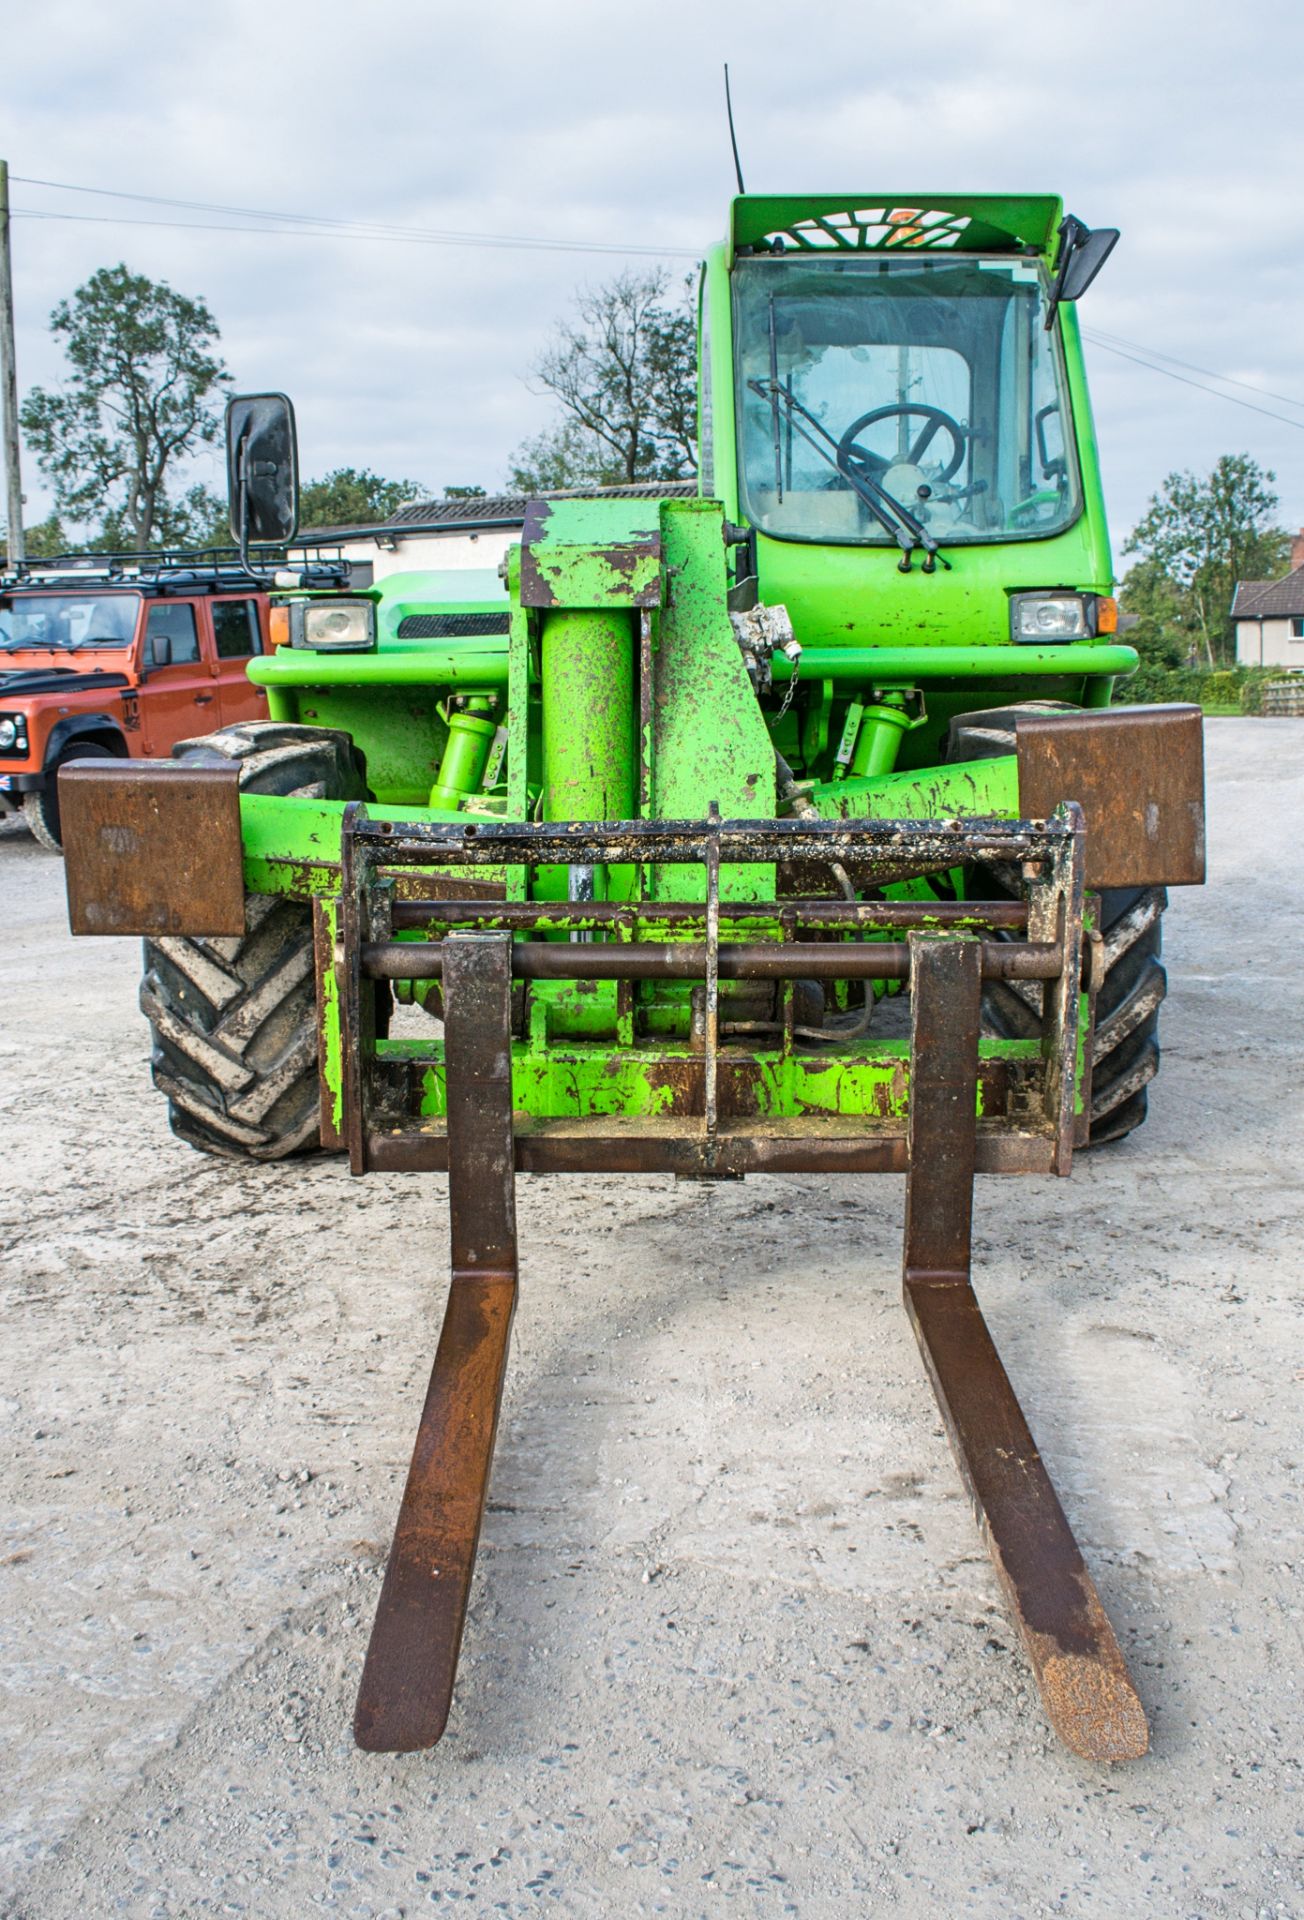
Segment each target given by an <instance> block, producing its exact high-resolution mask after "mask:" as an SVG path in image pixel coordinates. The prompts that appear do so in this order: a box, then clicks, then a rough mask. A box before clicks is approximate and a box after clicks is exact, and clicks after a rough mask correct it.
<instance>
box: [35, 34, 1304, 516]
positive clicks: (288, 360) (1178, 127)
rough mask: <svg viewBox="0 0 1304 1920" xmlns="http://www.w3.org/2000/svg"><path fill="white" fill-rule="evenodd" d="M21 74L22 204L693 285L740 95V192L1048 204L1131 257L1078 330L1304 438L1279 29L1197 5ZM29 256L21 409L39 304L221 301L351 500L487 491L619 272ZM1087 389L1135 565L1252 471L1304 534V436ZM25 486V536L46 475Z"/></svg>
mask: <svg viewBox="0 0 1304 1920" xmlns="http://www.w3.org/2000/svg"><path fill="white" fill-rule="evenodd" d="M1233 28H1234V30H1233ZM5 38H6V44H5V62H4V73H3V77H2V78H0V101H2V102H3V108H4V114H3V119H4V125H5V139H6V143H7V147H8V158H9V162H10V165H11V167H12V169H13V171H14V173H15V174H17V175H21V176H28V177H32V176H35V177H38V178H42V179H47V180H56V181H72V182H78V183H83V184H89V185H95V186H100V187H113V188H124V189H130V190H132V191H135V192H139V193H150V194H162V195H173V196H177V197H181V198H189V199H195V200H204V201H209V202H214V203H221V204H224V205H227V206H231V207H237V208H238V207H266V208H275V209H283V210H286V211H292V212H307V213H318V214H324V215H329V216H333V217H336V218H348V219H358V220H366V221H373V222H395V223H401V224H403V225H405V226H412V227H423V226H424V227H432V226H437V227H440V228H445V229H447V228H458V229H464V230H475V231H480V232H488V233H506V234H526V235H537V236H546V237H549V238H554V239H562V240H566V239H569V240H598V241H606V242H611V243H614V244H619V245H622V246H640V247H645V246H660V247H669V248H687V249H697V248H700V247H702V246H704V245H705V244H707V243H708V242H709V241H710V240H711V239H712V238H714V237H715V236H716V235H717V234H718V233H719V232H720V231H721V230H722V228H723V224H724V220H725V215H726V210H727V202H728V198H729V195H730V193H731V192H732V188H733V182H732V167H731V161H730V157H729V150H728V142H727V137H726V132H725V125H724V116H723V102H722V90H721V78H720V67H721V63H722V61H723V60H724V59H726V58H728V59H729V61H730V63H731V71H732V74H733V79H734V97H735V107H736V113H737V119H738V131H739V139H740V145H741V148H742V155H743V163H744V168H745V171H746V176H747V183H748V186H749V188H751V189H752V190H766V189H768V190H771V191H773V190H779V189H803V188H806V189H814V188H827V187H830V186H837V187H841V186H846V187H848V188H850V189H851V190H853V191H855V192H857V193H863V194H865V195H868V196H869V197H873V194H874V193H875V192H884V191H891V192H894V193H895V192H898V191H900V192H916V191H923V190H935V191H936V190H945V189H947V188H950V189H953V190H955V189H959V190H994V189H1005V190H1024V191H1048V190H1049V191H1055V192H1060V193H1062V194H1063V195H1064V197H1065V199H1066V201H1067V202H1068V204H1069V205H1070V206H1071V207H1072V208H1073V209H1074V210H1075V211H1077V212H1079V213H1080V214H1081V215H1082V216H1083V217H1084V218H1085V219H1087V220H1088V221H1090V222H1093V223H1098V224H1117V225H1119V226H1121V227H1122V228H1123V234H1124V238H1123V244H1122V245H1121V246H1120V247H1119V249H1118V250H1117V252H1116V253H1115V255H1114V257H1113V259H1112V260H1111V261H1110V263H1109V265H1108V267H1107V269H1106V271H1105V273H1104V275H1103V276H1102V278H1101V280H1100V281H1099V282H1098V283H1097V286H1096V287H1095V288H1093V289H1092V291H1091V293H1090V295H1089V296H1088V300H1087V302H1086V303H1085V304H1084V308H1083V319H1084V322H1085V323H1086V324H1087V326H1088V327H1089V328H1091V329H1093V330H1099V331H1102V332H1109V333H1111V334H1114V335H1119V336H1122V337H1123V338H1125V339H1128V340H1132V341H1137V342H1141V343H1142V344H1143V345H1145V346H1146V347H1148V348H1151V349H1157V350H1159V351H1161V352H1164V353H1169V354H1173V355H1177V356H1180V357H1181V358H1182V359H1184V360H1187V361H1190V362H1192V363H1194V364H1195V365H1197V366H1201V367H1209V368H1214V369H1218V370H1221V371H1224V372H1229V373H1232V374H1234V375H1235V376H1236V377H1237V378H1240V379H1245V380H1247V381H1250V382H1251V383H1253V384H1260V385H1262V386H1263V387H1264V388H1265V389H1271V390H1273V391H1275V392H1277V393H1280V394H1288V395H1289V394H1296V395H1298V397H1299V398H1300V400H1301V401H1304V368H1302V367H1301V365H1300V353H1299V344H1298V342H1299V326H1298V317H1297V316H1298V313H1299V311H1300V308H1301V297H1302V295H1304V285H1302V284H1301V281H1302V279H1304V265H1302V264H1301V263H1302V262H1304V247H1302V246H1301V240H1302V239H1304V231H1302V228H1304V207H1302V206H1301V202H1300V197H1299V194H1298V185H1297V183H1298V181H1299V179H1300V177H1301V172H1302V171H1304V169H1302V168H1301V157H1302V156H1301V144H1302V142H1304V134H1301V131H1300V115H1299V114H1298V111H1297V110H1296V108H1297V103H1296V101H1295V99H1294V94H1295V91H1296V87H1295V82H1294V78H1293V76H1295V75H1296V74H1298V73H1299V72H1300V71H1301V69H1302V68H1304V15H1302V14H1300V13H1299V11H1298V10H1297V9H1294V8H1288V7H1286V6H1274V5H1259V6H1254V5H1251V6H1249V7H1244V8H1242V9H1241V10H1240V11H1239V12H1238V14H1237V15H1236V16H1235V19H1234V22H1233V20H1232V18H1231V16H1229V15H1228V13H1227V10H1226V8H1225V7H1224V6H1222V5H1214V4H1210V0H1193V3H1191V4H1187V3H1183V4H1177V3H1176V0H1152V3H1151V4H1150V5H1147V6H1140V7H1138V6H1137V5H1136V4H1135V3H1134V0H1133V4H1129V5H1124V4H1122V0H1097V4H1096V5H1094V6H1093V7H1091V8H1090V9H1087V8H1083V7H1082V6H1081V5H1077V4H1075V5H1069V4H1066V3H1065V0H1042V4H1041V5H1039V6H1038V7H1036V8H1031V7H1029V6H1027V5H1026V4H1023V3H1022V0H1020V4H1013V3H1011V4H1006V3H1005V0H966V3H964V4H961V0H935V4H933V5H931V6H930V7H929V8H928V9H926V10H917V9H904V8H902V7H901V6H900V4H895V5H890V6H889V5H885V4H881V0H879V3H878V4H865V3H864V0H858V3H856V4H851V3H850V0H824V4H822V5H820V6H819V7H815V8H812V7H806V8H794V7H792V6H791V4H790V3H789V0H783V4H778V3H777V0H752V4H750V5H749V6H748V8H747V10H746V12H745V14H742V15H740V14H739V12H738V10H737V9H736V8H734V7H732V6H725V5H722V4H718V3H717V4H715V5H712V4H711V0H696V3H695V4H690V0H661V4H659V5H658V6H657V7H656V8H655V9H654V10H651V11H649V10H646V9H626V8H617V7H613V6H611V5H609V4H599V3H598V0H556V4H554V5H553V6H552V7H551V8H549V9H546V10H544V9H540V8H539V7H538V6H537V5H529V6H527V5H525V4H523V3H516V0H486V3H485V4H483V5H481V6H478V7H466V6H456V7H454V6H451V5H448V4H436V5H430V4H425V5H420V6H419V5H416V4H414V3H413V0H372V4H371V5H370V6H368V7H367V8H365V9H359V8H357V7H356V6H348V7H345V6H343V5H341V4H340V0H317V4H313V5H308V4H306V0H284V3H283V4H281V5H279V6H276V7H270V8H269V7H268V6H267V5H266V0H264V3H263V4H261V5H255V4H253V0H234V3H231V4H227V5H225V6H223V5H217V6H215V7H208V8H205V9H203V10H199V9H186V8H177V7H164V6H163V5H161V4H158V3H157V0H120V3H119V4H118V5H116V6H115V7H113V8H111V9H106V8H102V7H99V6H95V5H92V4H90V0H56V4H55V5H54V6H52V7H48V6H47V7H46V8H44V9H42V10H40V12H39V13H36V12H33V13H32V14H31V15H29V16H28V17H27V18H25V19H24V18H22V17H19V18H13V17H11V18H10V20H9V21H8V23H7V26H6V36H5ZM1276 75H1283V76H1286V79H1285V81H1284V82H1283V83H1281V84H1278V83H1277V82H1276V80H1275V76H1276ZM13 199H14V203H15V206H16V207H18V208H33V209H42V210H45V211H46V212H65V213H66V212H72V211H75V212H78V213H82V214H87V213H89V214H93V215H96V216H97V217H98V218H99V219H100V220H103V221H105V222H108V221H111V220H112V219H113V218H114V217H121V218H123V219H132V220H148V219H154V218H157V219H159V220H177V221H183V222H184V221H186V220H188V219H190V218H191V217H192V216H190V215H188V214H185V213H180V212H177V211H175V210H168V209H166V208H155V209H151V208H150V207H148V206H142V205H139V204H133V203H130V202H119V201H110V200H99V201H97V200H94V199H89V198H78V197H75V196H73V195H69V194H65V193H61V192H56V191H52V190H50V189H46V188H37V187H34V186H28V185H23V184H18V183H16V184H15V186H14V188H13ZM193 217H194V218H196V219H197V218H199V216H193ZM212 218H213V220H214V221H215V222H216V223H217V224H226V225H230V226H236V225H239V224H241V220H240V218H239V216H234V215H232V216H226V217H221V216H217V215H214V216H212ZM245 224H247V222H246V223H245ZM14 255H15V281H16V294H17V302H18V316H19V329H18V363H19V376H20V381H21V383H22V385H23V386H24V387H29V386H31V385H33V384H36V383H37V382H40V383H49V382H50V381H52V380H54V379H57V378H58V375H59V372H60V358H59V355H58V352H57V350H56V349H55V347H54V344H53V343H52V342H51V340H50V338H49V336H48V333H47V332H46V319H47V316H48V313H49V310H50V308H51V307H52V306H53V305H54V303H55V301H56V300H57V299H59V298H60V297H61V296H63V295H65V294H67V293H68V292H70V291H71V290H72V288H73V287H75V286H76V285H78V284H79V283H80V282H81V281H82V280H84V279H85V278H86V277H87V275H88V274H89V273H91V272H92V271H93V270H94V269H95V268H96V267H97V266H100V265H102V264H105V263H106V262H113V261H116V260H118V259H125V260H126V261H127V262H128V263H129V264H130V265H131V266H132V267H133V268H136V269H138V270H141V271H144V272H146V273H149V274H151V275H154V276H156V277H160V278H166V279H168V280H169V281H171V282H172V284H173V285H175V286H177V287H180V288H182V289H184V290H185V291H187V292H195V293H202V294H203V295H204V296H205V298H206V299H207V300H208V302H209V304H210V305H211V307H212V308H213V310H214V312H215V313H216V314H217V316H218V319H219V321H220V323H221V327H222V334H223V344H224V349H225V352H226V356H227V359H228V361H229V363H230V365H231V368H232V370H233V372H234V374H235V376H236V379H237V381H238V382H239V383H240V384H241V385H246V386H251V387H252V386H261V385H275V386H284V387H286V388H287V389H289V390H290V391H291V392H292V393H293V395H294V397H295V401H296V406H297V410H298V415H299V422H300V432H301V436H302V441H303V460H304V467H305V470H306V471H307V472H309V473H317V472H321V471H323V470H325V469H326V468H328V467H331V466H335V465H340V464H352V465H366V466H370V467H373V468H375V469H377V470H379V471H382V472H392V473H396V474H401V475H405V476H412V477H414V478H417V479H420V480H423V481H424V482H426V483H428V484H429V485H431V486H432V487H436V488H438V487H442V486H443V485H445V484H447V483H449V482H454V483H456V482H471V481H478V482H480V483H482V484H484V485H486V486H490V487H492V486H494V485H496V484H497V483H498V482H499V481H500V480H501V479H502V478H503V475H504V473H505V470H506V466H507V462H508V459H509V456H510V454H511V452H512V450H513V448H514V447H515V446H516V444H517V443H518V442H519V441H520V440H521V439H522V438H523V437H524V436H525V435H526V434H528V433H531V432H534V431H537V429H538V428H539V427H540V426H541V425H542V424H543V423H544V421H545V420H546V419H547V418H548V416H549V409H548V406H547V403H546V402H544V401H543V400H541V399H540V398H538V397H537V396H535V395H532V394H531V393H530V392H529V391H528V389H527V387H526V385H525V376H526V374H527V371H528V368H529V365H530V362H531V360H532V359H533V358H534V357H535V355H536V354H537V353H538V351H539V349H540V347H541V346H542V344H543V342H544V340H545V339H546V337H547V334H548V332H549V330H550V328H551V325H552V323H553V322H554V320H555V319H556V318H557V317H558V316H559V315H560V314H561V313H562V312H564V311H565V309H566V308H567V306H568V304H569V301H570V299H571V297H572V294H573V291H574V289H575V287H576V286H577V285H578V284H580V283H581V282H584V281H587V282H590V283H592V282H595V281H598V280H600V279H602V278H603V277H605V276H607V275H608V274H610V273H611V272H613V271H615V270H616V268H617V267H618V266H619V265H620V262H619V261H618V260H616V259H613V258H604V257H603V256H601V255H584V254H565V253H538V252H527V251H508V250H491V249H485V248H472V247H451V246H448V247H443V246H440V247H436V246H426V245H420V244H414V243H403V242H398V241H395V242H386V241H382V240H377V239H357V238H351V239H327V238H322V237H309V236H306V235H298V236H292V235H284V234H282V235H277V236H275V237H269V236H267V235H262V234H258V235H255V234H249V233H236V232H209V233H195V232H189V231H178V230H175V229H174V228H171V227H168V226H163V225H160V226H146V225H140V226H131V225H115V224H107V223H106V224H77V223H74V222H71V221H62V220H53V219H43V220H37V219H32V218H26V217H21V216H20V217H18V218H16V219H15V222H14ZM1088 352H1089V358H1090V363H1091V370H1092V374H1093V378H1094V392H1095V406H1096V416H1097V425H1098V430H1099V435H1100V440H1101V444H1102V454H1103V461H1104V468H1105V477H1106V487H1107V493H1108V497H1109V503H1110V510H1111V518H1112V521H1113V525H1114V529H1115V534H1116V538H1118V539H1120V540H1121V537H1122V535H1123V533H1125V531H1126V529H1127V528H1128V527H1129V526H1130V525H1131V524H1132V522H1133V521H1134V520H1135V519H1136V518H1137V517H1138V515H1139V514H1140V512H1141V511H1142V509H1143V507H1144V504H1145V500H1146V497H1147V496H1148V494H1149V493H1150V492H1151V491H1152V490H1153V489H1154V488H1155V486H1157V485H1158V483H1159V482H1160V480H1161V479H1162V477H1163V475H1164V474H1165V473H1166V472H1168V471H1169V470H1170V469H1172V468H1179V467H1195V468H1203V467H1208V466H1209V465H1211V464H1212V462H1213V461H1214V460H1215V459H1216V458H1217V456H1218V455H1219V454H1220V453H1222V452H1225V451H1228V450H1230V449H1240V448H1245V449H1247V450H1248V451H1249V452H1251V453H1253V454H1254V455H1255V457H1256V458H1258V459H1260V460H1261V461H1262V462H1263V463H1264V464H1265V465H1268V466H1271V467H1273V468H1275V470H1276V472H1277V474H1278V479H1279V489H1280V492H1281V496H1282V515H1283V518H1284V519H1285V520H1286V521H1287V522H1288V523H1289V524H1291V525H1295V526H1298V525H1300V524H1302V523H1304V466H1302V462H1301V455H1304V433H1301V431H1300V430H1299V429H1297V428H1295V427H1292V426H1289V425H1286V424H1282V423H1279V422H1277V421H1273V420H1269V419H1265V418H1261V417H1259V416H1258V415H1256V414H1254V413H1252V412H1249V411H1245V410H1243V409H1241V408H1238V407H1236V406H1233V405H1231V404H1230V403H1229V402H1228V401H1226V400H1224V399H1218V398H1215V397H1213V396H1210V395H1207V394H1204V393H1201V392H1198V391H1195V390H1194V389H1192V388H1190V387H1186V386H1183V385H1182V384H1180V383H1179V382H1178V381H1177V380H1174V379H1168V378H1165V377H1163V376H1161V375H1160V374H1158V373H1154V372H1151V371H1147V370H1145V369H1143V368H1140V367H1137V366H1133V365H1130V364H1129V363H1128V362H1126V361H1124V360H1121V359H1118V358H1116V357H1115V356H1114V355H1111V354H1110V353H1108V352H1107V351H1105V350H1104V349H1103V348H1102V347H1099V346H1096V345H1091V346H1089V349H1088ZM1174 371H1180V369H1174ZM1191 377H1193V378H1200V377H1202V376H1198V375H1193V376H1191ZM1241 398H1242V399H1245V400H1251V399H1252V398H1253V396H1252V395H1249V394H1243V395H1241ZM1264 404H1265V405H1266V406H1268V407H1269V408H1271V409H1277V410H1279V411H1281V412H1282V413H1288V414H1289V413H1292V411H1293V410H1292V409H1291V408H1289V407H1286V406H1279V403H1278V402H1276V401H1272V400H1269V401H1266V402H1265V403H1264ZM1299 418H1300V420H1301V421H1302V422H1304V409H1301V410H1300V412H1299ZM26 477H27V485H28V492H29V495H31V496H32V501H33V512H34V513H39V511H40V510H41V507H42V496H41V491H40V481H39V475H38V474H37V473H36V470H35V467H34V464H33V463H32V462H31V461H30V460H29V461H28V463H27V467H26ZM210 477H211V478H212V479H216V470H214V473H213V475H212V476H210Z"/></svg>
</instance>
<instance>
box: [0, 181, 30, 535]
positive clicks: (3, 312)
mask: <svg viewBox="0 0 1304 1920" xmlns="http://www.w3.org/2000/svg"><path fill="white" fill-rule="evenodd" d="M0 390H2V391H0V401H2V402H3V409H4V442H5V499H6V504H7V506H8V509H9V564H10V566H11V567H12V566H13V565H14V563H15V561H18V560H21V559H23V558H24V556H25V553H26V547H25V546H24V544H23V476H22V473H21V472H20V470H19V465H18V369H17V366H16V364H15V361H14V276H13V272H12V269H11V267H10V264H9V162H8V161H7V160H0Z"/></svg>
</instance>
